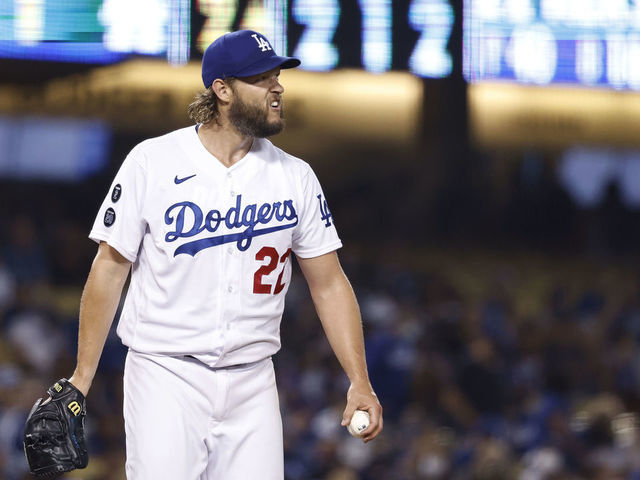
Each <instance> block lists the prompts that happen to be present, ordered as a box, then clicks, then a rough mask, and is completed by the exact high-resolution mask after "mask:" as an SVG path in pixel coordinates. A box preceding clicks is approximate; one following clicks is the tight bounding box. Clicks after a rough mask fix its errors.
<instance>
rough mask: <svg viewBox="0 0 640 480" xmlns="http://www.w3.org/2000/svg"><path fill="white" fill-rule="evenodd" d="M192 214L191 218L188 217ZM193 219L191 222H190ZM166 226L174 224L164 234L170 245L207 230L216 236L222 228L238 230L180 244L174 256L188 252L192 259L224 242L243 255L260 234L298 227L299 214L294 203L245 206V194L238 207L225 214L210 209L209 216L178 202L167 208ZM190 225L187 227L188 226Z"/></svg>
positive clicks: (185, 203) (285, 201)
mask: <svg viewBox="0 0 640 480" xmlns="http://www.w3.org/2000/svg"><path fill="white" fill-rule="evenodd" d="M188 213H190V214H191V215H188ZM188 219H189V220H192V222H191V221H188ZM274 219H275V220H276V221H277V222H279V224H277V225H274V226H272V227H265V228H256V227H258V226H259V225H267V224H269V223H271V221H272V220H274ZM164 223H166V224H167V225H174V228H175V230H173V231H170V232H169V233H167V234H166V235H165V237H164V238H165V240H166V241H167V242H174V241H176V240H177V239H179V238H189V237H193V236H195V235H198V234H199V233H201V232H203V231H204V230H207V231H208V232H211V233H215V232H216V230H218V228H219V227H220V225H223V224H224V226H225V227H227V229H229V230H233V229H235V230H239V229H242V230H240V231H237V232H233V233H227V234H223V235H217V236H212V237H206V238H199V239H197V240H193V241H191V242H187V243H183V244H182V245H180V246H179V247H178V248H177V249H176V251H175V252H174V253H173V256H174V257H175V256H178V255H180V254H181V253H186V254H188V255H191V256H192V257H193V256H194V255H195V254H196V253H198V252H199V251H200V250H204V249H205V248H210V247H215V246H216V245H222V244H224V243H233V242H235V243H236V245H237V247H238V250H240V251H242V252H244V251H245V250H246V249H247V248H249V246H251V240H252V239H253V238H254V237H257V236H260V235H267V234H268V233H273V232H277V231H278V230H285V229H287V228H293V227H295V226H296V225H297V224H298V214H297V213H296V209H295V208H294V206H293V200H284V201H282V202H273V203H263V204H262V205H260V206H258V204H257V203H251V204H248V205H245V206H243V205H242V195H238V196H237V197H236V204H235V206H234V207H231V208H230V209H229V210H228V211H227V212H226V213H224V214H223V213H221V212H220V211H219V210H215V209H214V210H210V211H209V212H207V213H206V214H205V213H203V211H202V209H201V208H200V207H199V206H198V205H196V204H195V203H193V202H186V201H185V202H179V203H176V204H174V205H171V206H170V207H169V208H167V211H166V212H165V214H164ZM187 223H188V224H187Z"/></svg>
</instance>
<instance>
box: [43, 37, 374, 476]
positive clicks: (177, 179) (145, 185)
mask: <svg viewBox="0 0 640 480" xmlns="http://www.w3.org/2000/svg"><path fill="white" fill-rule="evenodd" d="M299 64H300V61H299V60H298V59H295V58H290V57H282V56H278V55H276V53H275V52H274V50H273V48H272V47H271V44H270V43H269V41H268V40H267V39H266V38H265V37H264V36H263V35H261V34H260V33H257V32H254V31H249V30H242V31H237V32H234V33H228V34H226V35H224V36H222V37H220V38H218V39H217V40H216V41H215V42H213V43H212V44H211V45H210V46H209V48H208V49H207V50H206V52H205V54H204V57H203V60H202V79H203V82H204V86H205V87H206V90H205V91H204V92H203V93H202V94H200V95H199V96H198V97H196V100H195V101H194V103H193V104H192V105H190V107H189V112H190V115H191V117H192V118H193V119H194V121H195V122H196V125H195V126H190V127H188V128H184V129H180V130H177V131H174V132H171V133H169V134H167V135H164V136H162V137H159V138H154V139H150V140H147V141H144V142H142V143H141V144H139V145H137V146H136V147H135V148H134V149H133V150H132V151H131V153H130V154H129V155H128V156H127V158H126V159H125V160H124V162H123V164H122V167H121V168H120V170H119V172H118V173H117V175H116V177H115V179H114V181H113V184H112V186H111V188H110V191H109V192H108V194H107V196H106V198H105V200H104V202H103V204H102V206H101V207H100V211H99V214H98V216H97V218H96V221H95V223H94V225H93V229H92V230H91V233H90V238H91V239H93V240H95V241H96V242H98V243H99V247H98V253H97V256H96V258H95V260H94V262H93V265H92V267H91V271H90V273H89V277H88V279H87V283H86V285H85V289H84V293H83V296H82V301H81V306H80V327H79V345H78V361H77V366H76V369H75V371H74V373H73V376H72V377H71V378H70V380H69V381H70V383H71V385H72V386H75V387H76V388H77V390H78V391H79V392H81V393H82V394H84V395H86V394H87V392H88V390H89V388H90V385H91V382H92V379H93V377H94V375H95V372H96V368H97V365H98V361H99V358H100V355H101V352H102V348H103V345H104V342H105V338H106V336H107V332H108V331H109V328H110V325H111V323H112V321H113V317H114V314H115V312H116V308H117V306H118V303H119V299H120V295H121V292H122V289H123V287H124V284H125V280H126V279H127V276H128V274H129V272H130V271H131V282H130V285H129V288H128V292H127V294H126V301H125V303H124V307H123V310H122V314H121V318H120V322H119V325H118V334H119V336H120V337H121V339H122V341H123V343H124V344H125V345H127V346H128V347H129V352H128V355H127V360H126V365H125V370H124V418H125V428H126V439H127V461H126V472H127V477H128V478H129V479H136V480H160V479H171V480H176V479H180V480H191V479H193V480H195V479H216V480H234V479H236V480H255V479H260V480H270V479H274V480H275V479H282V478H283V476H284V474H283V442H282V425H281V417H280V412H279V405H278V394H277V390H276V385H275V377H274V371H273V364H272V361H271V356H272V355H273V354H275V353H276V352H277V351H278V349H279V348H280V338H279V329H280V320H281V317H282V312H283V308H284V299H285V294H286V293H287V290H288V288H289V282H290V279H291V262H292V258H291V257H292V255H293V254H295V255H296V257H297V259H298V263H299V264H300V267H301V269H302V272H303V274H304V276H305V278H306V280H307V282H308V285H309V288H310V291H311V295H312V297H313V301H314V303H315V306H316V310H317V312H318V315H319V317H320V320H321V322H322V324H323V327H324V330H325V332H326V335H327V337H328V340H329V342H330V344H331V346H332V348H333V350H334V352H335V354H336V356H337V358H338V360H339V361H340V363H341V365H342V367H343V368H344V370H345V373H346V374H347V376H348V378H349V380H350V382H351V386H350V388H349V390H348V392H347V402H346V408H345V410H344V413H343V418H342V424H343V425H345V426H346V425H347V424H348V423H349V420H350V419H351V417H352V415H353V413H354V411H355V410H356V409H358V410H365V411H367V412H368V413H369V416H370V425H369V427H368V428H367V429H366V430H365V431H364V433H363V439H364V441H365V442H367V441H370V440H372V439H373V438H375V437H376V436H377V435H378V434H379V433H380V431H381V429H382V409H381V406H380V404H379V402H378V399H377V398H376V395H375V394H374V392H373V389H372V387H371V384H370V381H369V378H368V374H367V368H366V362H365V355H364V346H363V334H362V327H361V319H360V313H359V309H358V305H357V302H356V299H355V296H354V293H353V290H352V288H351V286H350V284H349V281H348V280H347V278H346V277H345V275H344V273H343V271H342V269H341V267H340V263H339V261H338V257H337V255H336V250H337V249H338V248H340V247H341V245H342V244H341V241H340V239H339V237H338V234H337V232H336V228H335V225H334V221H333V217H332V215H331V212H330V210H329V208H328V206H327V202H326V200H325V197H324V194H323V192H322V189H321V187H320V184H319V183H318V180H317V178H316V176H315V175H314V173H313V171H312V170H311V168H310V167H309V165H308V164H306V163H305V162H303V161H302V160H300V159H298V158H295V157H293V156H291V155H288V154H287V153H285V152H283V151H282V150H280V149H278V148H276V147H275V146H274V145H273V144H272V143H271V142H270V141H268V140H266V138H265V137H268V136H270V135H274V134H276V133H279V132H280V131H281V130H282V129H283V127H284V121H283V92H284V88H283V87H282V85H281V84H280V82H279V79H278V76H279V73H280V70H281V69H285V68H293V67H296V66H298V65H299ZM60 385H61V389H62V387H65V388H67V387H66V386H65V384H64V382H63V383H61V384H60ZM60 385H59V386H60ZM54 393H55V392H54ZM74 398H77V397H74ZM78 411H80V409H79V408H78Z"/></svg>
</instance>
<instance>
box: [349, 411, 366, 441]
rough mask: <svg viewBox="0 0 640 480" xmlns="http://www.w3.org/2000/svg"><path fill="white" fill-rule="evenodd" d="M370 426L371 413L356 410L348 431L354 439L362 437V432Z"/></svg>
mask: <svg viewBox="0 0 640 480" xmlns="http://www.w3.org/2000/svg"><path fill="white" fill-rule="evenodd" d="M368 426H369V412H367V411H365V410H356V411H355V412H353V416H352V417H351V422H350V423H349V425H347V430H348V431H349V433H350V434H351V435H353V436H354V437H360V435H361V434H362V432H363V431H364V430H365V429H366V428H367V427H368Z"/></svg>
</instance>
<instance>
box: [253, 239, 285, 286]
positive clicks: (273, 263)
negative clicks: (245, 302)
mask: <svg viewBox="0 0 640 480" xmlns="http://www.w3.org/2000/svg"><path fill="white" fill-rule="evenodd" d="M290 254H291V249H288V250H287V251H286V252H285V253H284V255H282V257H280V255H279V254H278V251H277V250H276V249H275V248H273V247H262V248H261V249H260V250H259V251H258V253H256V260H258V261H261V262H262V261H264V259H265V258H269V263H267V264H266V265H262V266H261V267H260V268H259V269H258V270H256V273H255V274H254V275H253V293H271V287H272V285H271V284H266V283H263V282H262V277H264V276H265V275H269V274H270V273H271V272H273V271H274V270H275V269H276V267H277V266H278V259H280V263H285V262H286V261H287V258H289V255H290ZM283 274H284V267H282V271H281V272H280V275H278V280H277V281H276V288H275V289H274V291H273V294H274V295H275V294H278V293H280V292H281V291H282V290H283V289H284V284H283V283H282V275H283Z"/></svg>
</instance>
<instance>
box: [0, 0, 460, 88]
mask: <svg viewBox="0 0 640 480" xmlns="http://www.w3.org/2000/svg"><path fill="white" fill-rule="evenodd" d="M453 23H454V11H453V8H452V7H451V4H450V3H449V1H447V0H197V1H191V0H134V1H131V0H0V57H4V58H21V59H32V60H51V61H64V62H86V63H114V62H117V61H120V60H122V59H124V58H127V57H128V56H131V55H149V56H158V57H166V58H167V60H168V61H169V62H171V63H176V64H180V63H186V62H187V61H188V60H189V59H196V58H199V57H200V56H201V55H202V52H203V50H204V49H205V48H206V46H207V45H209V44H210V43H211V42H212V41H213V40H215V39H216V38H217V37H219V36H220V35H222V34H223V33H225V32H228V31H231V30H236V29H241V28H250V29H254V30H258V31H260V32H263V33H265V35H266V36H267V37H268V38H270V39H272V40H273V43H274V47H275V49H276V51H277V52H278V53H280V54H285V55H295V56H297V57H299V58H300V59H301V60H302V68H303V69H307V70H315V71H328V70H333V69H335V68H340V67H356V68H363V69H365V70H368V71H371V72H376V73H380V72H385V71H388V70H408V71H411V72H413V73H414V74H416V75H418V76H421V77H434V78H441V77H446V76H448V75H450V74H451V72H452V69H453V65H452V58H451V54H450V52H449V51H448V50H447V45H448V43H449V40H450V37H451V32H452V27H453Z"/></svg>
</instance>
